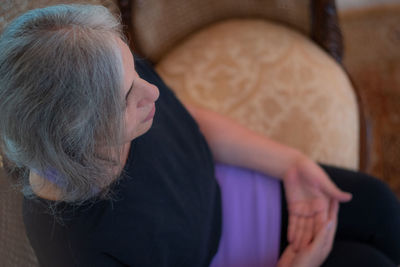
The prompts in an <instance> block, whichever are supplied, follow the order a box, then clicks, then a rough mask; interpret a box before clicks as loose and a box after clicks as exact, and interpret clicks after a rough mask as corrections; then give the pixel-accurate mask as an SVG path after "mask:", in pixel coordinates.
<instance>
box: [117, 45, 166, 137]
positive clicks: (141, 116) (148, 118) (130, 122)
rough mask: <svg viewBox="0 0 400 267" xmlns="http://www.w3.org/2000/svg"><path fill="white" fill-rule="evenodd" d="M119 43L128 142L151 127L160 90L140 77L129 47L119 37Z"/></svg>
mask: <svg viewBox="0 0 400 267" xmlns="http://www.w3.org/2000/svg"><path fill="white" fill-rule="evenodd" d="M118 44H119V47H120V49H121V54H122V61H123V69H124V82H123V95H124V96H125V98H126V108H125V138H124V142H125V143H127V142H130V141H132V140H133V139H135V138H136V137H139V136H140V135H142V134H144V133H146V132H147V131H148V130H149V129H150V127H151V125H152V123H153V117H154V113H155V101H156V100H157V98H158V96H159V91H158V88H157V87H156V86H155V85H153V84H151V83H148V82H147V81H145V80H143V79H142V78H140V77H139V75H138V74H137V72H136V70H135V65H134V61H133V56H132V53H131V51H130V49H129V47H128V46H127V45H126V44H125V43H124V42H123V41H122V40H121V39H119V38H118Z"/></svg>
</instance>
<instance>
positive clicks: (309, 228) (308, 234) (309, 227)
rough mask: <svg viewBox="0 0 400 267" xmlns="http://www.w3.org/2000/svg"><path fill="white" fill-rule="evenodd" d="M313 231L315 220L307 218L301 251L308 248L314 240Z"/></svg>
mask: <svg viewBox="0 0 400 267" xmlns="http://www.w3.org/2000/svg"><path fill="white" fill-rule="evenodd" d="M313 230H314V218H313V217H307V218H306V219H305V227H304V233H303V236H302V238H301V242H300V248H299V249H303V248H305V247H307V245H308V244H309V243H310V242H311V240H312V238H313Z"/></svg>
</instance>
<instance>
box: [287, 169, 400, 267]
mask: <svg viewBox="0 0 400 267" xmlns="http://www.w3.org/2000/svg"><path fill="white" fill-rule="evenodd" d="M321 166H322V167H323V169H324V170H325V171H326V172H327V173H328V175H329V176H330V177H331V179H332V181H333V182H334V183H335V184H336V185H337V186H338V187H339V188H341V189H342V190H343V191H347V192H351V193H352V194H353V199H352V200H351V201H350V202H348V203H342V204H341V205H340V209H339V215H338V228H337V233H336V238H335V243H334V249H333V250H332V253H334V254H335V255H338V254H340V253H343V255H342V257H344V258H347V257H346V256H348V257H351V255H352V254H351V253H352V251H351V250H346V249H343V248H344V247H350V246H352V247H357V246H363V245H362V244H364V245H368V246H370V247H372V248H371V249H376V250H377V251H379V252H381V253H382V255H381V256H382V257H385V256H386V257H388V258H390V259H391V260H392V261H395V262H396V263H397V264H398V263H400V227H399V225H400V203H399V200H398V199H397V198H396V196H395V195H394V194H393V192H392V191H391V190H390V189H389V187H388V186H387V185H386V184H385V183H383V182H382V181H380V180H379V179H377V178H374V177H372V176H368V175H366V174H362V173H359V172H353V171H348V170H344V169H340V168H335V167H331V166H326V165H321ZM281 190H282V196H281V202H282V229H281V248H280V254H281V253H282V251H283V249H284V248H285V247H286V245H287V240H286V234H287V233H286V232H287V223H288V221H287V218H288V217H287V216H288V215H287V210H286V209H287V208H286V200H285V198H284V188H283V186H282V184H281ZM345 241H348V242H350V243H346V242H345ZM351 242H353V243H351ZM360 244H361V245H360ZM341 246H343V248H341ZM365 249H366V248H365V247H362V248H360V251H362V250H365ZM361 254H362V253H361ZM365 257H371V260H372V257H378V256H377V253H375V254H374V253H370V254H364V258H365ZM338 258H339V257H328V259H327V264H329V261H335V260H337V259H338ZM333 264H336V263H335V262H333ZM324 266H325V265H324ZM326 266H333V265H326ZM337 266H339V265H337ZM340 266H342V265H340ZM353 266H354V265H353Z"/></svg>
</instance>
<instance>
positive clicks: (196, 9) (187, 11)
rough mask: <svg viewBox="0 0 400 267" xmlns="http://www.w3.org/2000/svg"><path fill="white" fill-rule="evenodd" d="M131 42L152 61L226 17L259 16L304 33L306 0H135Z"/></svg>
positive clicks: (307, 16) (307, 17) (307, 14)
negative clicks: (190, 35) (189, 36)
mask: <svg viewBox="0 0 400 267" xmlns="http://www.w3.org/2000/svg"><path fill="white" fill-rule="evenodd" d="M132 10H133V13H132V25H133V27H134V28H133V31H134V44H135V47H138V48H139V49H140V51H141V53H142V55H143V56H144V57H146V58H148V59H150V60H151V61H152V62H157V61H158V60H159V59H160V57H161V56H162V55H163V54H164V53H166V52H167V51H168V50H170V49H172V48H173V47H174V45H176V44H177V43H178V42H180V41H181V40H182V39H183V38H185V37H186V36H187V35H188V34H189V33H192V32H195V31H197V30H199V29H200V28H203V27H206V26H208V25H210V24H212V23H215V22H218V21H221V20H224V19H227V18H243V17H253V18H254V17H259V18H264V19H268V20H271V21H278V22H280V23H285V24H287V25H289V26H290V27H291V28H295V29H297V30H299V31H302V32H304V33H306V34H307V33H308V32H309V28H310V18H311V15H310V1H309V0H246V1H238V0H200V1H199V0H168V1H165V0H135V1H133V8H132Z"/></svg>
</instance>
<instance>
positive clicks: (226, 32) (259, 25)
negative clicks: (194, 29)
mask: <svg viewBox="0 0 400 267" xmlns="http://www.w3.org/2000/svg"><path fill="white" fill-rule="evenodd" d="M157 70H158V72H159V73H160V75H161V76H162V77H163V78H164V80H165V81H166V82H167V84H168V85H170V86H171V88H172V89H173V90H174V91H175V92H176V94H177V95H178V97H179V98H181V99H182V100H183V101H184V102H191V103H194V104H197V105H200V106H203V107H206V108H209V109H212V110H215V111H217V112H220V113H222V114H226V115H228V116H229V117H231V118H233V119H235V120H237V121H238V122H240V123H241V124H243V125H245V126H247V127H249V128H251V129H253V130H255V131H258V132H260V133H263V134H266V135H268V136H270V137H271V138H273V139H275V140H278V141H280V142H283V143H286V144H288V145H291V146H294V147H296V148H298V149H300V150H302V151H303V152H305V153H306V154H308V155H309V156H311V157H312V158H313V159H315V160H318V161H321V162H324V163H329V164H333V165H337V166H342V167H347V168H352V169H357V168H358V164H359V154H358V153H359V121H358V108H357V103H356V98H355V94H354V92H353V88H352V86H351V84H350V82H349V80H348V78H347V76H346V74H345V73H344V71H343V70H342V69H341V67H340V66H339V65H338V64H336V62H335V61H334V60H333V59H332V58H330V57H329V56H328V55H327V54H325V52H323V51H322V50H321V49H320V48H319V47H317V46H316V45H315V44H314V43H312V42H311V41H309V40H308V39H307V38H306V37H304V36H303V35H301V34H299V33H297V32H295V31H293V30H290V29H288V28H286V27H284V26H281V25H277V24H273V23H269V22H266V21H263V20H254V19H237V20H230V21H225V22H222V23H219V24H215V25H213V26H210V27H209V28H206V29H204V30H202V31H200V32H198V33H196V34H194V35H192V36H191V37H190V38H188V39H187V40H186V41H185V42H183V43H182V44H181V45H180V46H178V47H176V48H175V49H174V50H172V51H171V52H170V53H169V54H168V55H167V56H165V57H164V58H163V59H162V60H161V61H160V62H159V64H158V65H157Z"/></svg>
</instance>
